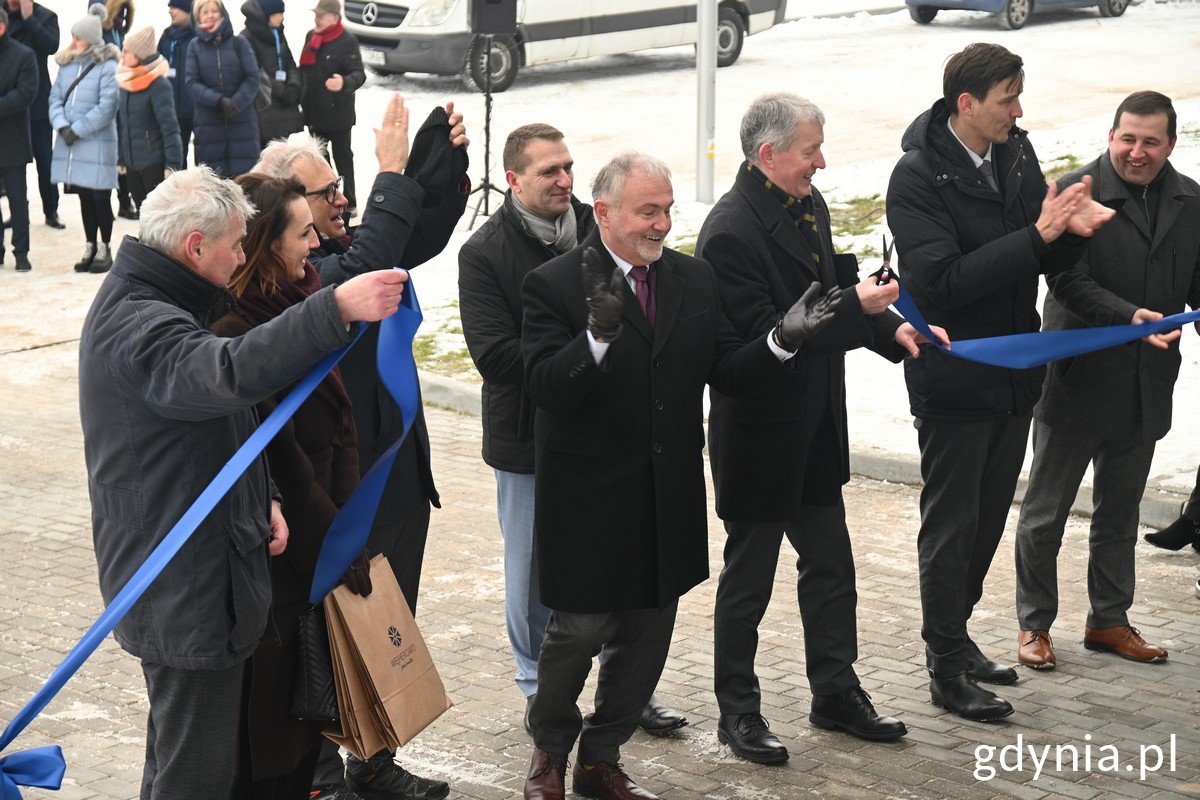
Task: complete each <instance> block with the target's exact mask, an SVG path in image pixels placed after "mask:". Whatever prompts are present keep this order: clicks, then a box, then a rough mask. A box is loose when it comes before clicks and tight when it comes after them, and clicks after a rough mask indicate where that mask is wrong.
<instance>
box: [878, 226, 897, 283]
mask: <svg viewBox="0 0 1200 800" xmlns="http://www.w3.org/2000/svg"><path fill="white" fill-rule="evenodd" d="M895 249H896V240H895V239H893V240H892V241H891V243H890V244H889V243H888V238H887V234H886V233H885V234H883V266H882V267H880V268H879V270H878V271H876V272H875V285H876V286H883V285H884V284H886V283H890V282H891V280H892V251H893V250H895Z"/></svg>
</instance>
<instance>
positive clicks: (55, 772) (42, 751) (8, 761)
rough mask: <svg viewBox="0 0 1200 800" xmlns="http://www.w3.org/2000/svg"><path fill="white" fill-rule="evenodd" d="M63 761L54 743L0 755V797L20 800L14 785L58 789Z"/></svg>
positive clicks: (18, 792)
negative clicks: (1, 756) (0, 756)
mask: <svg viewBox="0 0 1200 800" xmlns="http://www.w3.org/2000/svg"><path fill="white" fill-rule="evenodd" d="M66 771H67V762H66V760H65V759H63V754H62V748H61V747H59V746H58V745H56V744H53V745H50V746H49V747H35V748H33V749H32V750H23V751H21V752H20V753H13V754H12V755H8V756H4V757H3V758H0V800H21V790H20V789H18V788H17V787H18V786H33V787H34V788H37V789H54V790H58V789H59V788H60V787H61V786H62V779H63V775H64V774H65V773H66Z"/></svg>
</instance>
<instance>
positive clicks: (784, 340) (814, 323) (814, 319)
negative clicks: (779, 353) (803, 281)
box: [774, 281, 842, 353]
mask: <svg viewBox="0 0 1200 800" xmlns="http://www.w3.org/2000/svg"><path fill="white" fill-rule="evenodd" d="M820 293H821V284H820V282H819V281H813V283H812V285H811V286H809V287H808V290H807V291H806V292H805V293H804V294H802V295H801V296H800V299H799V300H797V301H796V304H795V305H793V306H792V307H791V308H789V309H788V310H787V313H786V314H784V315H783V316H782V317H780V318H779V322H778V323H776V325H775V332H774V336H775V344H777V345H779V346H780V347H782V348H783V349H784V350H788V351H790V352H793V353H794V352H795V351H797V350H799V349H800V345H801V343H803V342H804V340H805V339H807V338H808V337H810V336H812V335H813V334H815V333H817V332H818V331H819V330H821V329H822V328H824V327H825V326H826V325H828V324H829V323H830V321H832V320H833V312H834V311H836V310H837V307H838V304H839V303H841V301H842V290H841V288H840V287H838V288H835V289H834V290H833V291H831V292H830V293H829V294H827V295H825V296H824V297H822V298H821V299H820V300H817V299H816V297H817V295H819V294H820Z"/></svg>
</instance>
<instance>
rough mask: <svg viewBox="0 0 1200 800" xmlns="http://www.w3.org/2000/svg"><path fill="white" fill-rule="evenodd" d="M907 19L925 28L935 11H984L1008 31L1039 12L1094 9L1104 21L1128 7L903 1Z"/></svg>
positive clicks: (1080, 1)
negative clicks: (905, 6) (995, 16)
mask: <svg viewBox="0 0 1200 800" xmlns="http://www.w3.org/2000/svg"><path fill="white" fill-rule="evenodd" d="M905 2H906V3H907V4H908V13H909V16H911V17H912V18H913V20H914V21H915V22H918V23H920V24H922V25H928V24H929V23H930V22H933V18H934V17H936V16H937V14H938V12H939V11H987V12H989V13H992V14H998V15H999V16H1000V25H1001V26H1002V27H1004V28H1007V29H1009V30H1011V31H1015V30H1016V29H1017V28H1022V27H1024V26H1025V23H1026V22H1028V21H1029V15H1030V14H1034V13H1037V12H1042V11H1061V10H1062V9H1064V8H1090V7H1098V8H1099V9H1100V13H1101V14H1102V15H1104V16H1106V17H1119V16H1121V15H1122V14H1124V13H1125V9H1126V8H1128V7H1129V0H1099V2H1097V0H932V2H931V0H905Z"/></svg>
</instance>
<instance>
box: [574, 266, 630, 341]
mask: <svg viewBox="0 0 1200 800" xmlns="http://www.w3.org/2000/svg"><path fill="white" fill-rule="evenodd" d="M624 282H625V276H624V275H622V274H621V268H620V267H613V268H612V272H609V271H608V269H607V268H606V267H605V266H604V259H603V258H601V257H600V253H599V251H597V250H596V248H594V247H587V248H584V251H583V291H584V293H585V294H586V295H587V308H588V317H587V325H588V330H589V331H591V332H592V336H593V337H594V338H595V339H596V340H597V341H601V342H615V341H616V340H617V337H618V336H620V335H621V309H622V308H623V307H624V305H625V303H624V301H623V300H621V284H622V283H624Z"/></svg>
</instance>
